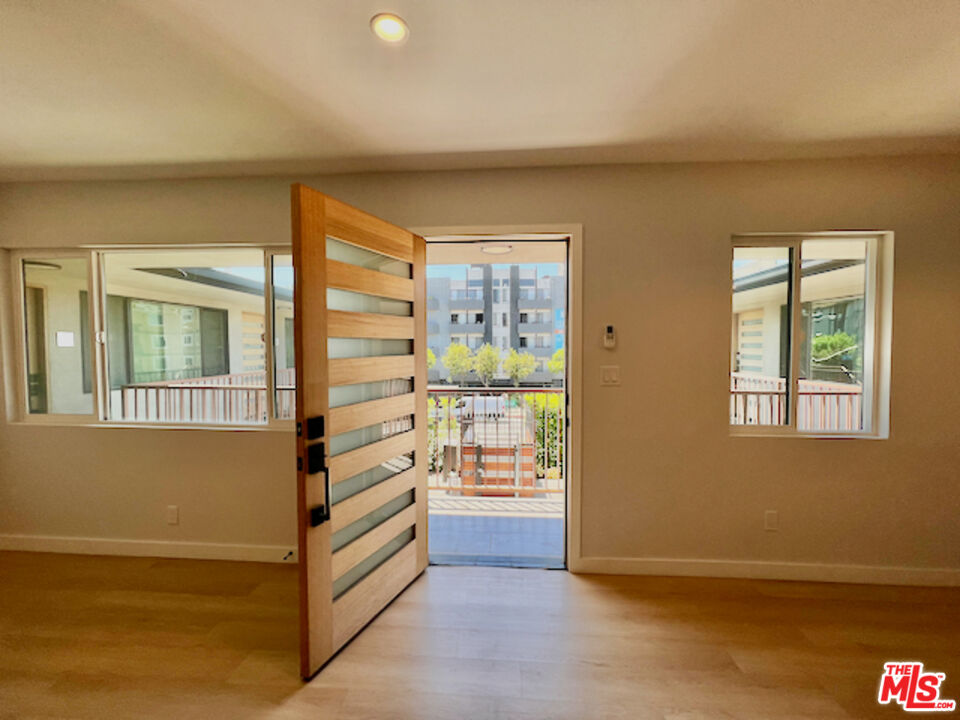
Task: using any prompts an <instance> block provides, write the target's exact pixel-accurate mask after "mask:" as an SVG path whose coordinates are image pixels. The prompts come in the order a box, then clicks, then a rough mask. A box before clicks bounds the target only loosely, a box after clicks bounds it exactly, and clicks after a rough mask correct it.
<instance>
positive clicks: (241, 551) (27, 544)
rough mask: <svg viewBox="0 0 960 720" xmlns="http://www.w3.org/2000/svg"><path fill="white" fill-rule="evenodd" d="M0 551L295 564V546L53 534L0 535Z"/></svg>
mask: <svg viewBox="0 0 960 720" xmlns="http://www.w3.org/2000/svg"><path fill="white" fill-rule="evenodd" d="M0 550H25V551H29V552H51V553H72V554H78V555H129V556H136V557H162V558H191V559H194V560H244V561H250V562H277V563H279V562H284V563H295V562H297V549H296V547H289V546H286V545H231V544H226V543H203V542H177V541H168V540H113V539H105V538H82V537H58V536H53V535H0Z"/></svg>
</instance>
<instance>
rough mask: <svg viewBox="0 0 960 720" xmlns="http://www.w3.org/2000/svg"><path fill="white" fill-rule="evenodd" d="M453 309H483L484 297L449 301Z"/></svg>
mask: <svg viewBox="0 0 960 720" xmlns="http://www.w3.org/2000/svg"><path fill="white" fill-rule="evenodd" d="M448 304H449V306H450V309H451V310H483V298H482V297H476V298H460V299H453V298H451V299H450V301H449V303H448Z"/></svg>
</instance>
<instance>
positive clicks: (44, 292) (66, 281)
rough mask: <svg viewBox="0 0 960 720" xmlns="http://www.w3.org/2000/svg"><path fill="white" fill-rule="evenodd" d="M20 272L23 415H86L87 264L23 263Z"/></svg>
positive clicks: (89, 378)
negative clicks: (24, 344)
mask: <svg viewBox="0 0 960 720" xmlns="http://www.w3.org/2000/svg"><path fill="white" fill-rule="evenodd" d="M22 270H23V284H24V297H23V300H24V318H23V320H24V328H25V337H24V340H25V342H26V357H25V362H26V368H27V377H26V382H27V411H28V412H29V413H30V414H45V413H51V414H69V415H89V414H91V413H93V393H92V376H91V370H90V357H89V349H90V339H89V333H90V327H89V295H88V292H89V289H88V285H89V261H88V260H87V259H86V258H35V259H30V258H28V259H25V260H24V261H23V267H22ZM85 349H86V351H87V353H88V354H87V357H84V355H83V353H84V350H85Z"/></svg>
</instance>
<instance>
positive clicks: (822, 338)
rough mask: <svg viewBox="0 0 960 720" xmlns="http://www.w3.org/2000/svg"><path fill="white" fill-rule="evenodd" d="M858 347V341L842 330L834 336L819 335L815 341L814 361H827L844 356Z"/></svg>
mask: <svg viewBox="0 0 960 720" xmlns="http://www.w3.org/2000/svg"><path fill="white" fill-rule="evenodd" d="M856 347H857V339H856V338H855V337H853V336H852V335H848V334H847V333H845V332H843V331H842V330H840V331H838V332H835V333H833V335H818V336H817V337H815V338H814V339H813V358H814V360H826V359H829V358H833V357H837V356H840V355H844V354H846V353H847V351H848V350H853V349H855V348H856Z"/></svg>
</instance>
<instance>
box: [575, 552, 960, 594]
mask: <svg viewBox="0 0 960 720" xmlns="http://www.w3.org/2000/svg"><path fill="white" fill-rule="evenodd" d="M570 570H571V571H573V572H577V573H598V574H603V575H671V576H681V577H715V578H750V579H757V580H805V581H809V582H837V583H862V584H872V585H925V586H931V585H936V586H943V587H957V586H960V568H917V567H894V566H884V565H834V564H820V563H791V562H765V561H754V560H684V559H673V558H619V557H581V558H578V559H573V558H571V563H570Z"/></svg>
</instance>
